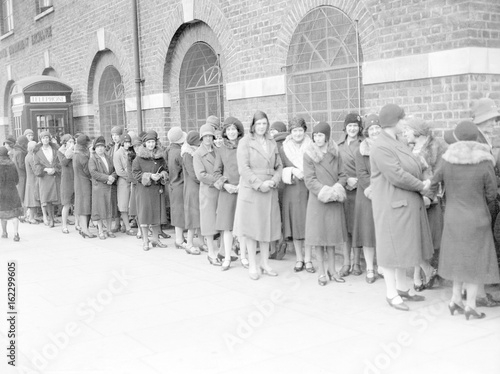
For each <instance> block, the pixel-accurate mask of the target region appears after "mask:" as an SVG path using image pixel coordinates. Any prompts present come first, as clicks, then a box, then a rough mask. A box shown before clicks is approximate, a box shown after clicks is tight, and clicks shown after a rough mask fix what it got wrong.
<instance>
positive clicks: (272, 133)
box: [269, 129, 279, 138]
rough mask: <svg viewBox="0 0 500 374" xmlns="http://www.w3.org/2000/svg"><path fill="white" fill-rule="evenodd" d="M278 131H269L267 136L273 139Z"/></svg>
mask: <svg viewBox="0 0 500 374" xmlns="http://www.w3.org/2000/svg"><path fill="white" fill-rule="evenodd" d="M278 132H279V131H278V130H276V129H270V130H269V134H270V135H271V136H272V137H273V138H274V137H275V136H276V134H277V133H278Z"/></svg>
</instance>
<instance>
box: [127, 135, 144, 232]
mask: <svg viewBox="0 0 500 374" xmlns="http://www.w3.org/2000/svg"><path fill="white" fill-rule="evenodd" d="M131 140H132V146H131V147H130V148H129V152H128V155H127V174H128V178H127V181H128V183H129V184H130V205H129V211H128V216H129V217H134V219H135V222H136V223H137V227H138V228H139V229H138V230H137V234H136V238H137V239H141V238H142V232H141V230H140V227H141V226H140V223H139V217H138V216H137V181H136V180H135V178H134V173H133V172H132V164H133V162H134V160H135V158H136V157H137V152H138V151H139V148H140V147H142V141H141V139H140V138H139V137H138V136H137V135H134V136H132V139H131Z"/></svg>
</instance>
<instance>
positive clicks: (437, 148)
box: [414, 135, 447, 170]
mask: <svg viewBox="0 0 500 374" xmlns="http://www.w3.org/2000/svg"><path fill="white" fill-rule="evenodd" d="M446 148H447V144H446V143H445V142H444V140H443V139H441V138H435V137H434V136H432V135H429V137H428V139H427V140H426V142H425V143H424V144H423V145H422V148H421V149H420V151H419V152H418V154H416V155H417V156H422V157H423V158H424V160H425V161H426V163H427V165H429V167H430V168H431V169H432V170H434V168H435V167H436V165H437V163H438V161H439V160H440V159H441V156H442V155H443V153H444V152H445V151H446ZM414 154H415V152H414Z"/></svg>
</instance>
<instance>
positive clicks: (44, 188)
mask: <svg viewBox="0 0 500 374" xmlns="http://www.w3.org/2000/svg"><path fill="white" fill-rule="evenodd" d="M49 144H50V150H51V152H52V161H51V162H49V160H48V159H47V157H46V156H45V154H44V153H43V150H42V147H43V146H42V144H41V143H39V144H37V145H36V146H35V149H34V150H33V161H34V163H35V174H36V176H37V177H38V186H39V189H40V203H41V204H42V206H45V205H46V204H47V203H52V204H55V205H57V204H59V203H60V197H59V196H60V187H61V186H60V184H61V164H60V163H59V159H58V158H57V146H56V145H55V144H53V143H49ZM45 168H53V169H55V171H56V172H55V173H54V174H52V175H49V174H47V172H46V171H45Z"/></svg>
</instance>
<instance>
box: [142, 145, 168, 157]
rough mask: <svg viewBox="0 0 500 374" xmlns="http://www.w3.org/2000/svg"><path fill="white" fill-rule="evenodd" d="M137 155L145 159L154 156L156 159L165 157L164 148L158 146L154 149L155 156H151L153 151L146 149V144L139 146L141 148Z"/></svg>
mask: <svg viewBox="0 0 500 374" xmlns="http://www.w3.org/2000/svg"><path fill="white" fill-rule="evenodd" d="M137 157H140V158H144V159H151V158H153V159H154V160H158V159H160V158H163V150H162V149H160V148H158V147H156V148H155V149H154V150H153V156H152V157H151V153H150V152H149V151H148V150H147V149H146V147H145V146H144V145H141V146H140V147H139V150H138V151H137Z"/></svg>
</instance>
